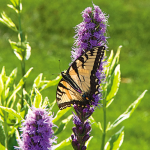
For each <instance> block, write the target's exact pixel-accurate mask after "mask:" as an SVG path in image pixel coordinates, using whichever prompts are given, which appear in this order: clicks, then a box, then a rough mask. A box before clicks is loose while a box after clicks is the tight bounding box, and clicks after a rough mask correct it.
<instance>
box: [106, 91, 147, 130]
mask: <svg viewBox="0 0 150 150" xmlns="http://www.w3.org/2000/svg"><path fill="white" fill-rule="evenodd" d="M146 92H147V90H145V91H144V92H143V93H142V94H141V95H140V96H139V97H138V99H137V100H135V101H134V102H133V103H132V104H131V105H130V106H129V107H128V108H127V110H126V111H125V112H124V113H123V114H121V115H120V116H119V117H118V118H117V119H116V120H115V121H114V122H113V123H112V124H111V125H110V127H109V128H108V130H111V129H112V128H114V127H116V126H117V125H118V124H120V123H121V122H122V121H124V120H125V119H128V118H129V117H130V116H131V115H132V113H133V112H134V110H135V109H136V108H137V106H138V105H139V103H140V102H141V100H142V98H143V97H144V95H145V93H146Z"/></svg>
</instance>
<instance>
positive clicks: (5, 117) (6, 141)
mask: <svg viewBox="0 0 150 150" xmlns="http://www.w3.org/2000/svg"><path fill="white" fill-rule="evenodd" d="M2 112H3V114H4V126H3V127H4V133H5V148H6V149H8V131H7V123H6V122H7V116H6V115H7V113H6V112H4V111H2Z"/></svg>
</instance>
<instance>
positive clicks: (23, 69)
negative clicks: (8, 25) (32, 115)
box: [18, 0, 25, 108]
mask: <svg viewBox="0 0 150 150" xmlns="http://www.w3.org/2000/svg"><path fill="white" fill-rule="evenodd" d="M20 3H21V2H20V0H19V13H18V20H19V35H20V39H21V47H22V42H23V34H22V27H21V10H20ZM24 57H25V51H24V50H23V49H22V60H21V70H22V77H23V76H24V75H25V60H24ZM23 89H25V83H24V84H23V87H22V99H21V108H23Z"/></svg>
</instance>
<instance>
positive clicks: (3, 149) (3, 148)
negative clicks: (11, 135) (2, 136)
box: [0, 142, 6, 150]
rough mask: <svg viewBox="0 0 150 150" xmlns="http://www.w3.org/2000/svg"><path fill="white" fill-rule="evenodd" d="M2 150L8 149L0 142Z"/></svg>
mask: <svg viewBox="0 0 150 150" xmlns="http://www.w3.org/2000/svg"><path fill="white" fill-rule="evenodd" d="M0 150H6V148H5V147H4V146H3V145H2V144H1V142H0Z"/></svg>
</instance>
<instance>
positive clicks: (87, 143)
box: [85, 136, 93, 148]
mask: <svg viewBox="0 0 150 150" xmlns="http://www.w3.org/2000/svg"><path fill="white" fill-rule="evenodd" d="M92 138H93V136H90V138H89V139H88V140H87V141H86V143H85V146H86V147H87V148H88V146H89V144H90V142H91V140H92Z"/></svg>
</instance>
